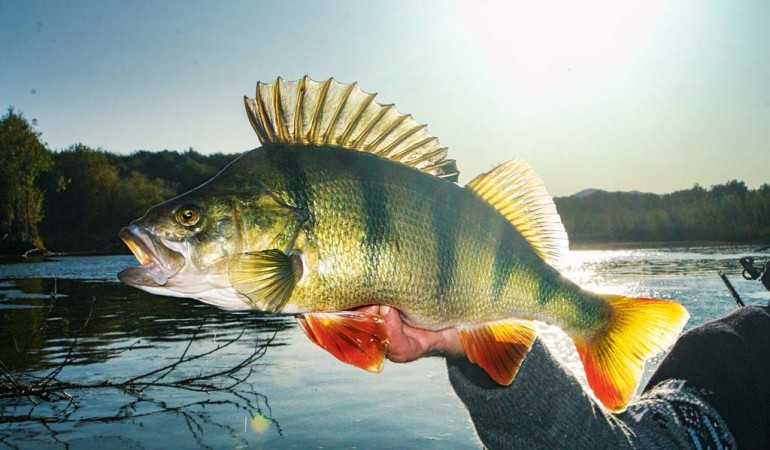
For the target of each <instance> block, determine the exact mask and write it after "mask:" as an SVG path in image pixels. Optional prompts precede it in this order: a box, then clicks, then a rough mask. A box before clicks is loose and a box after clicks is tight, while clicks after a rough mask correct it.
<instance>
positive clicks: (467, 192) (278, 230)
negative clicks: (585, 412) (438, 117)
mask: <svg viewBox="0 0 770 450" xmlns="http://www.w3.org/2000/svg"><path fill="white" fill-rule="evenodd" d="M373 98H374V95H373V94H367V93H364V92H363V91H361V90H360V89H358V87H357V85H355V84H352V85H344V84H340V83H337V82H336V81H334V80H333V79H330V80H327V81H325V82H316V81H313V80H311V79H309V78H307V77H304V78H302V79H301V80H298V81H294V82H286V81H284V80H282V79H280V78H279V79H278V80H277V81H276V82H275V83H270V84H262V83H259V84H258V85H257V95H256V98H255V99H253V100H252V99H249V98H246V99H245V105H246V109H247V114H248V117H249V121H250V123H251V124H252V126H253V128H254V130H255V132H256V133H257V136H258V138H259V139H260V141H261V142H262V147H259V148H257V149H254V150H252V151H250V152H248V153H246V154H244V155H243V156H242V157H240V158H238V159H237V160H235V161H234V162H232V163H231V164H230V165H229V166H227V167H226V168H225V169H223V170H222V171H221V172H220V173H219V174H217V175H216V176H215V177H214V178H213V179H211V180H209V181H208V182H206V183H205V184H203V185H201V186H200V187H198V188H195V189H193V190H191V191H190V192H187V193H185V194H182V195H180V196H178V197H176V198H173V199H171V200H168V201H166V202H164V203H161V204H160V205H157V206H155V207H153V208H151V209H150V210H149V211H148V212H147V214H145V216H143V217H141V218H139V219H137V220H135V221H133V222H132V223H131V224H130V225H129V226H128V227H126V228H125V229H123V230H122V231H121V238H122V239H123V240H124V241H125V242H126V243H127V244H128V246H129V248H130V249H131V250H132V251H133V252H134V253H135V254H136V255H137V258H138V259H139V260H140V262H141V264H142V265H141V266H139V267H132V268H128V269H126V270H124V271H122V272H121V273H120V274H119V277H120V279H121V280H122V281H123V282H125V283H127V284H129V285H132V286H135V287H138V288H140V289H144V290H146V291H148V292H152V293H157V294H162V295H172V296H179V297H192V298H197V299H199V300H201V301H204V302H207V303H211V304H214V305H217V306H220V307H223V308H227V309H256V310H260V311H264V312H267V313H273V314H294V315H296V317H297V319H298V322H299V324H300V325H301V327H302V329H303V330H304V331H305V333H306V334H307V336H308V337H309V338H310V339H311V341H312V342H314V343H316V344H317V345H319V346H321V347H322V348H324V349H326V350H327V351H329V352H330V353H331V354H332V355H334V356H335V357H336V358H338V359H340V360H341V361H344V362H346V363H349V364H352V365H355V366H357V367H361V368H363V369H366V370H369V371H373V372H378V371H380V370H381V369H382V366H383V363H384V359H385V356H386V353H387V341H388V336H387V330H386V328H385V326H384V324H383V319H382V318H381V317H379V316H377V315H375V314H371V313H367V312H364V311H360V310H359V308H360V307H362V306H367V305H380V304H382V305H390V306H392V307H395V308H396V309H398V310H399V311H400V313H401V314H402V317H403V319H404V320H405V321H406V322H407V323H409V324H410V325H412V326H416V327H419V328H424V329H431V330H440V329H445V328H455V329H456V330H457V333H458V335H459V337H460V340H461V343H462V345H463V348H464V350H465V353H466V356H467V357H468V359H469V360H470V361H471V362H473V363H476V364H478V365H479V366H481V367H482V368H483V369H484V370H485V371H486V372H487V373H488V374H489V376H490V377H491V378H492V379H493V380H495V381H497V382H498V383H500V384H510V383H511V382H513V380H514V378H515V376H516V373H517V371H518V369H519V367H520V366H521V363H522V361H523V359H524V358H525V357H526V355H527V352H528V351H529V349H530V348H531V346H532V344H533V342H534V340H535V338H536V336H537V323H536V322H546V323H549V324H553V325H556V326H558V327H560V328H561V329H562V330H564V331H565V332H566V333H567V334H568V335H569V336H570V337H572V339H573V341H574V342H575V346H576V349H577V351H578V353H579V355H580V358H581V361H582V362H583V364H584V367H585V369H586V376H587V379H588V382H589V385H590V386H591V388H592V389H593V391H594V393H595V394H596V395H597V397H598V398H599V399H600V400H601V401H602V403H603V404H604V405H605V406H607V407H608V408H610V409H613V410H620V409H622V408H624V407H625V405H626V404H627V403H628V401H629V400H630V398H631V396H632V395H633V394H634V391H635V389H636V386H637V384H638V382H639V378H640V377H641V373H642V368H643V364H644V360H645V359H646V358H648V357H650V356H652V355H654V354H655V353H656V352H659V351H662V350H664V349H665V348H666V347H667V346H668V345H670V344H671V343H672V342H673V340H674V339H675V338H676V336H677V334H678V333H679V332H680V331H681V329H682V327H683V326H684V324H685V322H686V321H687V317H688V315H687V312H686V311H685V310H684V308H682V307H681V305H679V304H678V303H676V302H671V301H665V300H658V299H632V298H626V297H623V296H619V295H606V294H604V295H599V294H595V293H592V292H588V291H586V290H583V289H582V288H580V287H579V286H577V285H576V284H574V283H572V282H571V281H570V280H568V279H567V278H565V277H563V276H562V275H561V274H560V273H559V272H558V271H557V270H556V269H555V268H554V266H553V264H554V262H555V261H557V260H558V257H559V256H560V255H562V254H564V253H565V252H566V251H567V238H566V233H565V231H564V227H563V226H562V224H561V221H560V219H559V216H558V213H557V212H556V208H555V206H554V204H553V201H552V200H551V198H550V196H549V195H548V193H547V191H546V189H545V187H544V186H543V183H542V181H540V179H539V178H538V177H537V176H536V175H535V174H534V172H533V171H532V169H531V168H530V167H529V166H528V165H527V164H525V163H524V162H522V161H518V160H512V161H509V162H507V163H503V164H501V165H499V166H498V167H496V168H494V169H492V170H490V171H489V172H486V173H483V174H481V175H479V176H477V177H476V178H474V179H473V180H471V181H470V182H469V183H468V184H467V185H465V186H461V185H459V184H457V183H456V180H457V178H458V174H459V173H458V171H457V167H456V165H455V162H454V161H453V160H451V159H448V158H447V150H446V148H445V147H442V146H441V145H440V144H439V143H438V140H437V139H436V138H435V137H433V136H431V135H430V134H428V132H427V130H426V127H425V126H424V125H420V124H417V123H416V122H414V120H412V118H411V116H408V115H404V114H401V113H399V112H398V111H397V110H396V109H395V108H394V107H393V106H392V105H380V104H379V103H377V102H375V101H373Z"/></svg>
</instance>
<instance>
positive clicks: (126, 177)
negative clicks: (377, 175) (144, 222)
mask: <svg viewBox="0 0 770 450" xmlns="http://www.w3.org/2000/svg"><path fill="white" fill-rule="evenodd" d="M34 125H35V123H34V121H32V123H30V121H28V120H27V119H26V118H25V117H24V116H23V114H21V113H19V112H16V111H14V110H13V108H9V109H8V111H7V112H6V114H5V115H4V116H3V117H2V118H0V253H2V254H20V253H23V252H24V251H26V250H29V249H30V248H35V247H36V248H39V249H45V248H47V249H49V250H52V251H57V252H76V251H104V252H113V251H125V248H124V246H123V245H122V244H121V242H120V241H119V240H118V238H117V233H118V230H120V228H121V227H123V226H125V225H126V224H128V223H129V222H130V221H131V220H133V219H135V218H137V217H140V216H141V215H143V214H144V213H145V211H146V210H147V209H148V208H150V207H151V206H153V205H155V204H157V203H160V202H162V201H164V200H166V199H169V198H171V197H174V196H175V195H178V194H181V193H183V192H186V191H188V190H189V189H191V188H193V187H195V186H197V185H199V184H201V183H203V182H204V181H206V180H208V179H209V178H211V177H212V176H214V175H215V174H216V173H217V172H218V171H219V170H221V169H222V168H223V167H224V166H226V165H227V164H228V163H229V162H231V161H232V160H233V159H235V158H236V157H238V156H239V154H222V153H217V154H212V155H202V154H200V153H198V152H196V151H195V150H193V149H192V148H191V149H188V150H187V151H184V152H177V151H169V150H164V151H160V152H149V151H143V150H142V151H136V152H134V153H132V154H130V155H118V154H114V153H110V152H107V151H105V150H102V149H99V148H97V149H94V148H91V147H88V146H86V145H84V144H74V145H71V146H70V147H68V148H66V149H62V150H58V151H51V150H50V149H48V148H46V146H45V145H44V144H43V143H42V142H41V141H40V133H39V132H38V131H36V130H35V127H34ZM555 202H556V206H557V209H558V211H559V213H560V215H561V218H562V221H563V222H564V226H565V228H566V230H567V232H568V234H569V236H570V240H571V242H573V243H604V242H616V243H617V242H681V241H719V242H759V241H762V242H765V241H768V240H770V185H768V184H764V185H762V186H761V187H760V188H758V189H755V190H751V189H748V188H747V186H746V184H745V183H743V182H741V181H737V180H733V181H729V182H727V183H725V184H722V185H715V186H711V187H710V188H708V189H706V188H703V187H701V186H699V185H695V186H694V187H692V188H691V189H686V190H682V191H677V192H673V193H670V194H665V195H657V194H642V193H629V192H612V193H611V192H604V191H594V192H591V193H590V194H586V195H573V196H570V197H559V198H556V199H555Z"/></svg>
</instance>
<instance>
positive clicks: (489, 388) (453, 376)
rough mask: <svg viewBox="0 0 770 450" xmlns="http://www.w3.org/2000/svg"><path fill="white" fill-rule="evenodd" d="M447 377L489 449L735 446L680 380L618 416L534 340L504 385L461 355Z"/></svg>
mask: <svg viewBox="0 0 770 450" xmlns="http://www.w3.org/2000/svg"><path fill="white" fill-rule="evenodd" d="M447 365H448V368H449V379H450V381H451V383H452V386H453V387H454V389H455V391H456V392H457V395H458V396H459V397H460V399H461V400H462V401H463V403H464V404H465V406H466V408H467V409H468V412H469V413H470V416H471V419H472V420H473V423H474V425H475V427H476V432H477V433H478V436H479V438H480V439H481V441H482V442H483V444H484V445H485V446H486V447H487V448H489V449H512V448H528V449H540V448H542V449H554V448H570V449H603V448H607V449H634V448H638V449H642V448H643V449H671V448H704V449H705V448H714V449H719V448H727V449H731V448H735V443H734V441H733V439H732V436H731V435H730V433H729V432H728V431H727V428H726V426H725V425H724V423H723V422H722V420H721V418H720V417H719V415H718V414H717V412H716V411H715V410H714V409H713V408H712V407H711V406H709V405H708V404H706V403H705V402H704V401H703V400H702V399H701V398H700V397H699V396H698V395H697V393H696V392H694V391H693V390H691V389H689V388H687V387H686V386H685V383H683V382H676V381H671V382H666V383H661V384H660V385H659V386H657V387H656V388H655V389H653V390H651V391H648V392H647V393H645V395H644V396H643V397H641V398H640V399H639V400H637V401H636V402H634V403H632V404H631V405H630V406H629V408H628V409H627V410H626V411H624V412H623V413H621V414H612V413H609V412H607V411H606V410H604V409H603V408H602V407H601V406H600V405H598V404H597V403H596V402H595V401H594V400H593V399H592V398H591V397H590V396H589V395H588V394H587V393H586V392H585V391H584V390H583V388H582V386H581V385H580V383H579V382H578V381H577V380H576V379H575V377H574V376H573V375H572V374H571V373H570V372H569V370H568V369H566V368H564V367H563V366H562V365H561V364H560V363H559V362H558V361H557V360H556V359H555V358H554V357H553V356H552V355H551V353H550V352H549V351H548V349H547V348H546V347H545V346H544V345H543V344H542V343H541V342H540V341H539V340H536V341H535V344H534V345H533V347H532V350H531V351H530V353H529V355H527V357H526V358H525V359H524V362H523V363H522V366H521V369H520V370H519V373H518V375H517V377H516V379H515V380H514V382H513V384H511V385H510V386H507V387H506V386H499V385H497V384H496V383H494V382H493V381H491V380H490V379H489V378H488V377H487V376H486V374H485V373H484V372H483V371H482V370H481V369H480V368H479V367H478V366H476V365H474V364H471V363H469V362H468V361H467V360H464V359H462V360H460V359H457V360H448V362H447Z"/></svg>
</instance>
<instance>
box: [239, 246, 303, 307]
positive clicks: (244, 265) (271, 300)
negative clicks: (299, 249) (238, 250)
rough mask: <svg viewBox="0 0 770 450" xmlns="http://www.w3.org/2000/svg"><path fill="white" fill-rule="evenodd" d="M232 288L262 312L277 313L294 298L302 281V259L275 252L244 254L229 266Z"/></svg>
mask: <svg viewBox="0 0 770 450" xmlns="http://www.w3.org/2000/svg"><path fill="white" fill-rule="evenodd" d="M228 276H229V278H230V282H231V283H232V284H233V287H235V289H236V290H237V291H238V292H240V293H241V294H243V295H245V296H246V297H248V298H249V300H251V302H252V304H253V305H254V306H255V307H256V308H258V309H259V310H261V311H266V312H277V311H280V310H281V308H282V307H283V305H284V304H285V303H286V301H288V299H289V297H291V293H292V291H293V290H294V286H295V285H296V284H297V282H298V281H299V279H300V278H301V277H302V260H301V259H300V257H299V255H297V254H291V255H287V254H285V253H284V252H282V251H280V250H276V249H270V250H264V251H261V252H252V253H242V254H240V255H238V256H236V257H235V258H234V259H233V260H232V261H231V262H230V265H229V266H228Z"/></svg>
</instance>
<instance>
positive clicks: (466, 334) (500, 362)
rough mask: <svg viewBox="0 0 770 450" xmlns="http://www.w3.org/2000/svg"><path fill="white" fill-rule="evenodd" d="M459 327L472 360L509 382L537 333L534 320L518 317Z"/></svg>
mask: <svg viewBox="0 0 770 450" xmlns="http://www.w3.org/2000/svg"><path fill="white" fill-rule="evenodd" d="M458 331H459V332H460V340H461V341H462V344H463V348H464V349H465V354H466V355H467V356H468V360H469V361H470V362H472V363H475V364H478V365H479V366H480V367H481V368H482V369H484V371H486V372H487V374H489V376H490V377H491V378H492V379H493V380H495V381H496V382H498V383H499V384H502V385H506V386H507V385H509V384H511V383H512V382H513V379H514V378H515V377H516V373H517V372H518V371H519V367H521V362H522V361H523V360H524V357H525V356H527V353H529V350H530V349H531V348H532V344H533V343H534V342H535V337H536V336H537V328H536V325H535V324H534V323H533V322H528V321H517V320H505V321H499V322H492V323H485V324H481V325H476V326H472V327H459V328H458Z"/></svg>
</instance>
